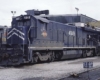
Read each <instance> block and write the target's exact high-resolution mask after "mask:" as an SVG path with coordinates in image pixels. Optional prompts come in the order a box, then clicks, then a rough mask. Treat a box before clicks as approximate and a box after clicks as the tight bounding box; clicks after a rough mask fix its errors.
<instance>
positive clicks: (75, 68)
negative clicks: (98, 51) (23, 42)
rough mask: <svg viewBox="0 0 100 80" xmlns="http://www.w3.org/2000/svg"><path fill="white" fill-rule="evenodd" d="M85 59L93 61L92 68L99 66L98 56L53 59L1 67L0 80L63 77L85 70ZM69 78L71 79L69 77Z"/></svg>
mask: <svg viewBox="0 0 100 80" xmlns="http://www.w3.org/2000/svg"><path fill="white" fill-rule="evenodd" d="M86 61H93V67H94V68H97V67H100V57H92V58H83V59H74V60H64V61H55V62H51V63H39V64H35V65H23V66H21V67H16V68H15V67H10V68H2V67H1V68H0V80H58V79H62V78H65V77H67V76H69V75H70V74H72V73H80V72H83V71H86V69H84V68H83V62H86ZM97 74H99V73H97ZM85 75H87V74H85ZM65 80H66V79H65ZM69 80H73V79H71V78H70V79H69ZM77 80H80V79H77ZM90 80H91V79H90Z"/></svg>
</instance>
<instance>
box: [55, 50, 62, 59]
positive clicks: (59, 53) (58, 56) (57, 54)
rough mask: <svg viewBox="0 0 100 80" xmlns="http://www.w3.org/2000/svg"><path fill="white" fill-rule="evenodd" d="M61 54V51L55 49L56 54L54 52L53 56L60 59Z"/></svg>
mask: <svg viewBox="0 0 100 80" xmlns="http://www.w3.org/2000/svg"><path fill="white" fill-rule="evenodd" d="M62 56H63V53H62V52H61V51H59V52H58V51H57V52H56V54H55V58H56V59H57V60H61V58H62Z"/></svg>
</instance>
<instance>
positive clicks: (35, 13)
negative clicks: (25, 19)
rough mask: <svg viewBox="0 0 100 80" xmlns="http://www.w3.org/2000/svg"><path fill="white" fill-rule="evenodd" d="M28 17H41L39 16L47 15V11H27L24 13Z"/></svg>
mask: <svg viewBox="0 0 100 80" xmlns="http://www.w3.org/2000/svg"><path fill="white" fill-rule="evenodd" d="M25 12H26V13H27V14H28V15H41V14H45V15H48V14H49V10H42V11H38V10H34V9H33V10H27V11H25Z"/></svg>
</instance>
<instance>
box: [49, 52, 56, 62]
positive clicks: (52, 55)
mask: <svg viewBox="0 0 100 80" xmlns="http://www.w3.org/2000/svg"><path fill="white" fill-rule="evenodd" d="M54 60H55V53H54V52H50V57H49V58H48V61H49V62H53V61H54Z"/></svg>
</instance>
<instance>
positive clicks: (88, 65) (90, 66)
mask: <svg viewBox="0 0 100 80" xmlns="http://www.w3.org/2000/svg"><path fill="white" fill-rule="evenodd" d="M83 68H93V62H83Z"/></svg>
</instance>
